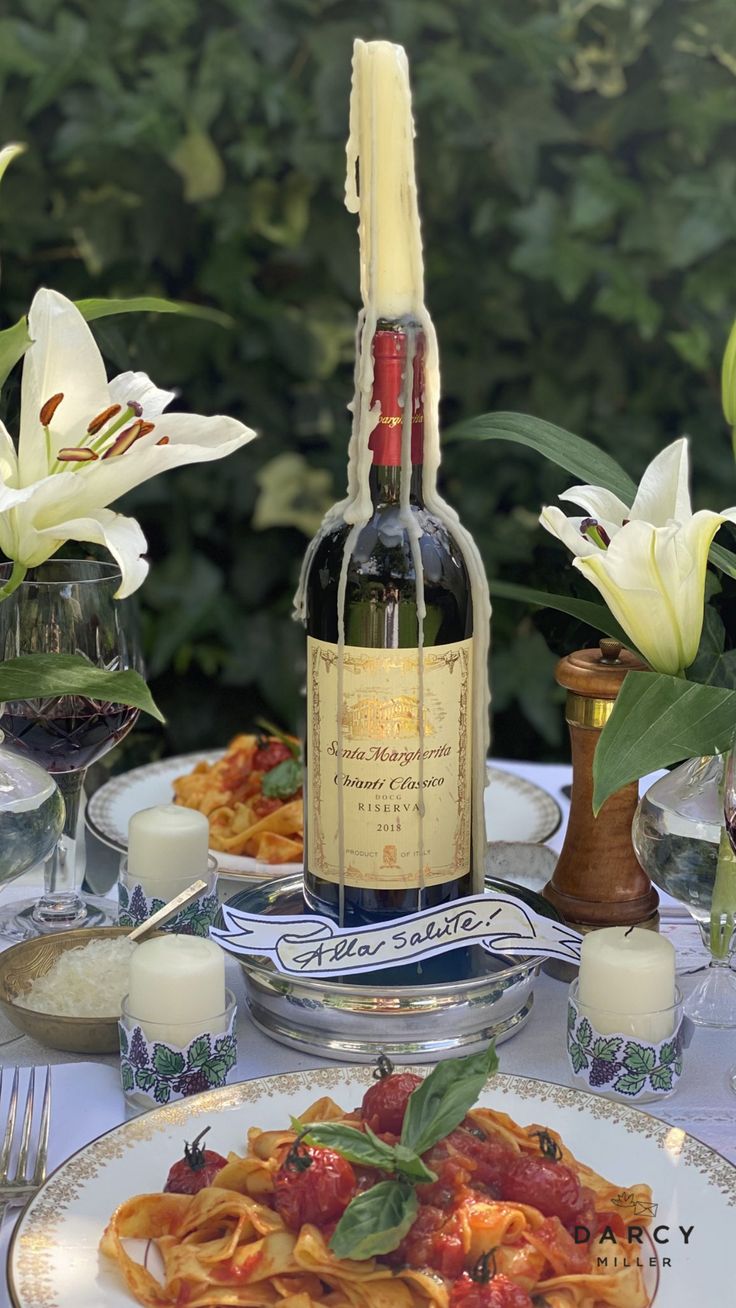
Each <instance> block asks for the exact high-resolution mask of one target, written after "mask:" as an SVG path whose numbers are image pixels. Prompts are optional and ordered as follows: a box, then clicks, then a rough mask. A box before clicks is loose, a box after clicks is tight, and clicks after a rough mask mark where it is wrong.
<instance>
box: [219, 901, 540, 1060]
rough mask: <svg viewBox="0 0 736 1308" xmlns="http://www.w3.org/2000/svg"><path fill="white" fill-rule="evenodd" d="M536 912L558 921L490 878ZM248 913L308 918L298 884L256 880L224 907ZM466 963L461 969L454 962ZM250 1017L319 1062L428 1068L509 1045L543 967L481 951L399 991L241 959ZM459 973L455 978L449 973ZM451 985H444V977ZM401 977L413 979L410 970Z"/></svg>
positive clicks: (436, 964)
mask: <svg viewBox="0 0 736 1308" xmlns="http://www.w3.org/2000/svg"><path fill="white" fill-rule="evenodd" d="M486 889H487V890H489V891H497V892H499V893H508V892H509V890H511V891H512V892H513V893H514V894H516V895H518V896H519V898H521V899H523V900H524V902H525V903H526V904H528V905H529V906H530V907H532V908H533V909H535V910H536V912H538V913H540V914H542V915H544V916H546V917H549V918H553V919H554V920H556V921H560V920H561V919H560V918H559V915H558V914H557V912H556V910H555V909H554V908H553V907H552V905H551V904H549V903H548V902H547V900H545V899H543V898H542V896H541V895H538V894H536V892H535V891H533V890H529V889H527V888H526V887H524V886H516V885H513V884H512V883H511V882H508V881H500V880H493V879H488V880H487V881H486ZM227 903H228V905H229V907H230V908H237V909H241V910H242V911H243V912H246V913H262V914H295V915H297V914H298V915H302V914H304V913H305V912H306V909H305V905H304V899H303V896H302V878H301V877H300V876H294V877H290V878H289V879H288V880H286V879H284V880H282V881H261V882H258V883H256V884H252V885H249V886H248V887H246V888H245V889H243V890H241V891H240V892H239V893H238V894H237V895H235V896H233V897H232V898H231V899H229V900H228V901H227ZM460 953H461V954H462V955H463V956H464V958H463V960H462V962H463V966H461V967H459V966H458V955H459V954H460ZM238 962H239V963H240V966H241V968H242V970H243V976H244V979H245V991H246V999H247V1003H248V1008H249V1010H250V1015H251V1017H252V1019H253V1021H254V1022H255V1024H256V1026H258V1027H260V1028H261V1030H263V1031H265V1032H266V1033H267V1034H268V1035H270V1036H272V1037H273V1038H274V1039H275V1040H278V1041H279V1042H280V1043H281V1044H285V1045H289V1046H290V1047H291V1048H293V1049H299V1050H309V1052H310V1053H312V1054H319V1055H321V1056H322V1057H325V1058H336V1059H340V1060H343V1061H345V1062H350V1063H355V1062H363V1063H370V1062H373V1061H374V1060H375V1058H376V1057H377V1055H378V1053H379V1052H383V1053H384V1054H387V1055H388V1057H389V1058H391V1059H392V1061H394V1062H398V1063H402V1062H404V1063H417V1062H419V1063H422V1062H424V1063H428V1062H436V1061H437V1060H438V1059H440V1058H448V1057H451V1056H454V1055H457V1054H469V1053H473V1052H474V1051H475V1050H478V1049H482V1048H483V1047H484V1046H485V1045H487V1044H488V1041H489V1040H491V1039H495V1041H496V1043H497V1044H500V1043H501V1042H502V1041H503V1040H508V1039H509V1037H510V1036H512V1035H513V1034H514V1033H515V1032H516V1031H519V1030H520V1029H521V1028H522V1027H523V1025H524V1023H525V1022H526V1021H527V1018H528V1017H529V1014H530V1012H531V1008H532V1003H533V998H534V997H533V994H532V991H533V987H534V981H535V978H536V976H537V975H538V972H539V967H540V960H539V959H538V958H530V957H516V958H513V959H512V958H510V957H509V956H501V955H497V954H487V953H486V952H485V951H484V950H482V949H481V948H480V946H478V945H473V946H471V947H470V948H469V949H465V950H462V951H453V952H451V953H449V954H445V955H442V956H441V958H437V959H432V960H430V961H429V963H428V964H422V965H421V966H422V973H423V975H424V976H425V977H426V981H425V982H424V984H422V983H418V984H400V983H397V981H396V980H392V979H390V978H389V976H388V974H387V973H384V972H381V971H377V972H375V973H374V974H373V976H372V977H371V978H369V979H366V981H365V982H364V983H363V984H360V985H358V984H356V983H355V982H341V981H336V980H334V979H332V980H322V979H316V978H314V977H292V976H286V975H285V974H284V973H283V972H279V971H277V970H276V968H275V967H274V965H273V964H272V963H271V962H270V961H269V960H268V959H266V958H262V957H261V958H259V957H250V958H246V957H240V958H238ZM458 971H464V972H465V975H461V976H457V975H455V976H454V977H453V972H454V973H455V974H457V972H458ZM443 972H444V976H445V977H449V978H450V979H443V976H442V973H443ZM402 973H404V974H409V975H410V976H416V974H417V969H416V966H415V967H414V970H413V973H410V972H409V969H408V968H404V969H402Z"/></svg>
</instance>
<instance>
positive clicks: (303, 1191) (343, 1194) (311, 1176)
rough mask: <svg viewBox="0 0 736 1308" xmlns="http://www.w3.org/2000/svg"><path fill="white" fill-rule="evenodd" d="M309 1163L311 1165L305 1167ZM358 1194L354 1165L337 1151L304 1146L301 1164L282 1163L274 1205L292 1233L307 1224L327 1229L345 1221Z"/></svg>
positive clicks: (300, 1156) (275, 1181) (297, 1161)
mask: <svg viewBox="0 0 736 1308" xmlns="http://www.w3.org/2000/svg"><path fill="white" fill-rule="evenodd" d="M307 1158H308V1159H309V1165H308V1166H307V1167H302V1166H301V1164H303V1163H304V1162H306V1160H307ZM356 1192H357V1182H356V1178H355V1172H354V1171H353V1167H352V1164H351V1163H349V1162H348V1160H347V1158H343V1157H342V1156H341V1155H340V1154H336V1153H335V1152H334V1150H333V1149H317V1148H313V1147H312V1146H300V1148H299V1150H298V1154H297V1160H296V1162H295V1161H289V1156H288V1155H287V1158H286V1159H285V1160H284V1162H283V1163H282V1165H281V1167H280V1168H279V1170H278V1172H277V1173H276V1177H275V1180H274V1205H275V1207H276V1211H277V1213H279V1215H280V1216H281V1217H282V1218H283V1220H284V1222H285V1224H286V1225H287V1226H288V1227H289V1229H290V1230H292V1231H298V1230H299V1228H300V1227H301V1226H303V1225H304V1223H305V1222H311V1223H312V1225H313V1226H323V1227H324V1226H327V1225H329V1223H330V1222H334V1221H335V1220H336V1219H337V1218H339V1217H342V1214H343V1213H344V1212H345V1209H346V1208H347V1206H348V1204H349V1203H350V1200H351V1199H352V1198H353V1196H354V1195H355V1194H356Z"/></svg>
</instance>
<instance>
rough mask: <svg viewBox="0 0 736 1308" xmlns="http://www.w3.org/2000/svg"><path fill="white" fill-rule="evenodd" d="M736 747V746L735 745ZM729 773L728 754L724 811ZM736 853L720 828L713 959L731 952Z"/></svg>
mask: <svg viewBox="0 0 736 1308" xmlns="http://www.w3.org/2000/svg"><path fill="white" fill-rule="evenodd" d="M735 748H736V746H735ZM727 772H728V754H726V755H725V756H724V759H723V780H722V782H721V785H720V787H719V790H720V798H721V808H723V803H724V797H725V790H726V776H727ZM735 915H736V854H734V851H733V846H732V845H731V838H730V836H729V834H728V829H727V828H726V827H725V826H724V827H721V836H720V840H719V843H718V863H717V865H716V879H715V881H714V883H713V897H712V899H711V908H710V952H711V954H712V955H713V957H714V958H717V959H719V960H727V959H728V956H729V953H730V952H731V937H732V935H733V929H734V922H735V920H736V916H735Z"/></svg>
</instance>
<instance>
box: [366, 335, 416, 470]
mask: <svg viewBox="0 0 736 1308" xmlns="http://www.w3.org/2000/svg"><path fill="white" fill-rule="evenodd" d="M373 364H374V370H373V403H374V404H376V403H378V404H380V406H381V416H380V418H379V419H378V422H377V423H376V426H375V427H374V428H373V431H372V433H371V436H370V439H369V441H368V444H369V445H370V448H371V449H372V451H373V462H374V463H375V464H379V465H380V466H381V467H394V468H398V467H401V433H402V428H403V423H404V410H403V408H402V406H401V391H402V384H403V378H404V367H405V364H406V333H405V332H403V331H391V330H390V329H379V331H377V332H376V333H375V335H374V337H373ZM413 373H414V375H413V381H412V392H411V407H412V417H411V461H412V464H420V463H422V462H423V460H424V337H423V336H421V335H420V336H418V337H417V345H416V351H415V354H414V368H413Z"/></svg>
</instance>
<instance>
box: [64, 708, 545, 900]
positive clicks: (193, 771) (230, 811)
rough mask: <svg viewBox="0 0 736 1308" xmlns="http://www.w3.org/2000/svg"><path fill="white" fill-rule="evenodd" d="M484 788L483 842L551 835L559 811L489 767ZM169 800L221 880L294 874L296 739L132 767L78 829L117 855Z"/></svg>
mask: <svg viewBox="0 0 736 1308" xmlns="http://www.w3.org/2000/svg"><path fill="white" fill-rule="evenodd" d="M488 782H489V784H488V786H487V788H486V793H485V805H486V829H487V831H488V833H489V838H490V837H491V836H492V838H493V840H494V841H496V842H499V841H500V842H508V841H510V842H519V841H521V842H529V843H533V844H538V843H542V842H543V841H545V840H548V839H549V837H550V836H551V835H552V834H553V833H554V832H555V831H556V829H557V827H558V826H559V823H560V821H561V818H562V815H561V812H560V807H559V805H558V804H557V802H556V801H555V800H554V799H553V798H552V796H551V795H548V794H547V792H546V791H545V790H543V789H542V788H541V786H536V785H534V784H533V782H531V781H527V780H526V779H525V778H524V777H519V776H516V775H515V774H514V773H512V772H506V771H504V770H503V769H502V768H497V767H495V766H491V765H489V766H488ZM173 801H175V802H177V803H180V804H185V805H188V806H190V807H192V808H198V809H200V811H201V812H203V813H205V814H206V816H207V817H208V818H209V822H210V831H211V841H212V843H211V852H212V853H213V854H214V855H215V857H216V859H217V861H218V865H219V867H220V871H221V872H222V873H224V874H225V875H228V876H232V877H233V878H236V879H243V880H247V879H261V878H263V877H264V876H273V877H281V876H291V875H292V874H293V873H294V872H300V871H301V870H302V863H303V854H304V804H303V800H302V789H301V764H300V759H299V742H298V741H297V740H296V739H295V738H294V737H292V736H287V735H285V734H281V733H280V734H278V735H273V734H270V735H265V736H264V735H255V734H253V733H250V734H246V733H241V734H239V735H237V736H235V737H234V739H233V740H232V741H231V742H230V744H229V746H228V748H227V750H225V751H223V750H208V751H206V752H204V753H196V754H179V755H175V756H174V757H173V758H167V759H162V760H161V761H160V762H158V763H148V764H145V765H144V766H143V767H139V768H133V769H132V770H131V771H130V772H125V773H122V774H121V775H120V776H116V777H113V778H112V779H111V780H110V781H108V782H106V784H105V785H104V786H101V787H100V789H99V790H97V791H95V793H94V795H92V797H91V798H90V800H89V801H88V804H87V809H86V815H85V816H86V823H87V826H88V827H89V829H90V830H91V831H92V832H93V833H94V834H95V835H96V836H97V838H98V839H99V840H101V841H102V842H103V843H104V844H106V845H111V846H112V847H113V848H114V849H118V850H120V851H121V853H122V852H125V850H126V849H127V843H128V823H129V821H130V819H131V817H132V816H133V814H134V813H137V812H138V811H139V810H140V809H142V808H149V807H150V806H151V805H153V804H170V803H172V802H173ZM496 847H497V848H499V849H500V848H501V846H500V845H497V846H496Z"/></svg>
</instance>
